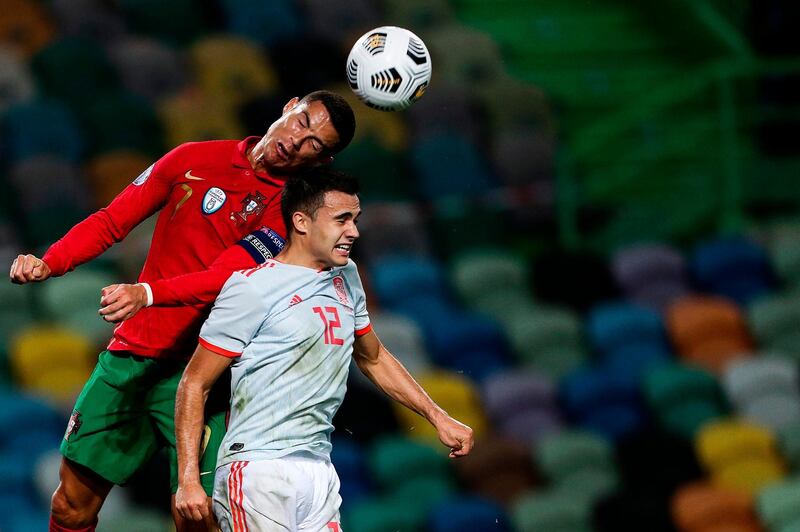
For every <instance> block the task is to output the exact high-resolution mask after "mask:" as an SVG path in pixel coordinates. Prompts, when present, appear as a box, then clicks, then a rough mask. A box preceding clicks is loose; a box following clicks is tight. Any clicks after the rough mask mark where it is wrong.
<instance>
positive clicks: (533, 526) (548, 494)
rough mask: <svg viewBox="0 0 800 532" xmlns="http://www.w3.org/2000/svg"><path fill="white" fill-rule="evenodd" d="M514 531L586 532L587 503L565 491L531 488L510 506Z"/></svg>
mask: <svg viewBox="0 0 800 532" xmlns="http://www.w3.org/2000/svg"><path fill="white" fill-rule="evenodd" d="M511 513H512V520H513V522H514V524H515V525H516V528H517V530H525V531H528V530H531V531H538V530H553V531H558V532H590V531H591V530H592V526H591V521H590V516H591V505H590V504H589V503H588V502H585V501H582V500H580V499H576V498H575V497H572V496H571V495H570V494H569V493H564V492H553V491H535V492H531V493H530V494H528V495H524V496H522V497H520V499H519V500H518V501H516V503H514V505H513V508H512V512H511Z"/></svg>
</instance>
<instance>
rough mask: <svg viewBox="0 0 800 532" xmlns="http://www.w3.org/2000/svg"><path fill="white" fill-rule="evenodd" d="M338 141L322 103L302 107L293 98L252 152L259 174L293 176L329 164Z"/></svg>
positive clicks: (251, 160)
mask: <svg viewBox="0 0 800 532" xmlns="http://www.w3.org/2000/svg"><path fill="white" fill-rule="evenodd" d="M338 141H339V134H338V133H337V132H336V129H335V128H334V127H333V123H332V122H331V117H330V115H329V114H328V110H327V109H326V108H325V105H323V103H322V102H320V101H313V102H303V103H300V102H299V101H298V99H297V98H292V99H291V100H289V102H288V103H287V104H286V105H285V106H284V108H283V115H282V116H281V117H280V118H279V119H278V120H277V121H275V122H274V123H273V124H272V125H271V126H270V128H269V130H268V131H267V134H266V135H264V136H263V137H262V138H261V140H260V141H258V143H257V144H256V145H255V146H254V147H253V149H252V151H251V152H250V157H249V158H250V163H251V164H252V165H253V168H255V169H256V170H260V171H264V172H272V173H278V174H282V173H291V172H293V171H295V170H297V169H299V168H303V167H307V166H315V165H318V164H322V163H326V162H328V161H330V158H331V148H332V147H333V146H335V145H336V143H337V142H338Z"/></svg>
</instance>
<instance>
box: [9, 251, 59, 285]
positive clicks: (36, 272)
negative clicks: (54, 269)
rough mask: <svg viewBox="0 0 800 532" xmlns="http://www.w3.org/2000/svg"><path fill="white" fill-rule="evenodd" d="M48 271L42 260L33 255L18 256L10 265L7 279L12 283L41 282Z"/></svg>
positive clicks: (47, 274)
mask: <svg viewBox="0 0 800 532" xmlns="http://www.w3.org/2000/svg"><path fill="white" fill-rule="evenodd" d="M49 272H50V269H49V268H48V267H47V265H46V264H45V263H44V261H42V259H40V258H38V257H36V256H34V255H30V254H28V255H18V256H17V258H16V259H14V262H13V263H11V270H10V271H9V278H10V279H11V282H12V283H16V284H25V283H28V282H31V281H43V280H44V279H46V278H47V277H48V276H49Z"/></svg>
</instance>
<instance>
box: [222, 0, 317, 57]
mask: <svg viewBox="0 0 800 532" xmlns="http://www.w3.org/2000/svg"><path fill="white" fill-rule="evenodd" d="M219 4H220V7H221V8H222V12H223V13H224V26H225V29H227V30H228V33H232V34H234V35H240V36H242V37H246V38H248V39H251V40H252V41H255V42H258V43H261V44H262V45H265V46H271V45H273V44H275V43H277V42H279V41H281V40H283V39H290V38H293V37H295V36H297V35H299V34H301V33H302V32H303V30H304V29H305V21H304V20H303V16H302V14H301V13H300V11H299V9H298V6H297V2H294V1H291V0H275V1H273V2H258V3H256V4H253V3H252V2H250V1H249V0H221V1H220V3H219Z"/></svg>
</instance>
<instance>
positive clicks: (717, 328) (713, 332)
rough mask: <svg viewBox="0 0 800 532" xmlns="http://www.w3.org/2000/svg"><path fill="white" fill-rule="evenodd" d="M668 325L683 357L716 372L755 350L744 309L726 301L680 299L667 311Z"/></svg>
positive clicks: (717, 299)
mask: <svg viewBox="0 0 800 532" xmlns="http://www.w3.org/2000/svg"><path fill="white" fill-rule="evenodd" d="M666 323H667V330H668V332H669V336H670V339H671V340H672V343H673V344H674V345H675V347H676V350H677V352H678V354H679V355H680V356H681V358H683V359H685V360H686V361H688V362H690V363H692V364H696V365H698V366H700V367H703V368H705V369H708V370H710V371H712V372H714V373H720V372H722V371H723V370H724V368H725V366H726V365H727V364H728V363H730V362H731V361H733V360H736V359H738V358H742V357H744V356H747V353H749V352H750V351H751V349H752V342H751V339H750V335H749V333H748V331H747V326H746V324H745V321H744V318H743V316H742V313H741V310H740V309H739V307H737V306H736V305H735V304H733V303H732V302H730V301H728V300H725V299H720V298H715V297H699V296H690V297H686V298H682V299H679V300H677V301H676V302H674V303H673V304H672V305H670V307H669V309H668V310H667V317H666Z"/></svg>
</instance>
